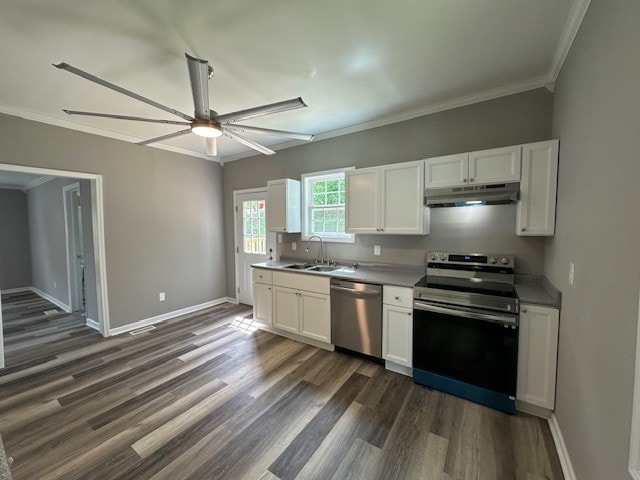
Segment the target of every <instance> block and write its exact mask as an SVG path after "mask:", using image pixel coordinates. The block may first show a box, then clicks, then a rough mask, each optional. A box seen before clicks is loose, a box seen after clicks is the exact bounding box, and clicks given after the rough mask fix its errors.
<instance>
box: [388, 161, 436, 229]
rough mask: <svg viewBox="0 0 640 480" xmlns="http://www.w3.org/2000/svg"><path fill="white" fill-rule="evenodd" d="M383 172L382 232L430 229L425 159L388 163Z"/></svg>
mask: <svg viewBox="0 0 640 480" xmlns="http://www.w3.org/2000/svg"><path fill="white" fill-rule="evenodd" d="M380 175H381V176H380V183H381V201H382V203H381V207H382V208H381V211H380V215H381V219H382V221H381V225H380V227H381V229H382V232H384V233H389V234H401V235H402V234H405V235H406V234H424V233H426V232H425V221H424V220H425V208H426V207H425V206H424V200H423V198H424V160H419V161H416V162H405V163H397V164H394V165H385V166H383V167H381V169H380ZM427 223H428V222H427Z"/></svg>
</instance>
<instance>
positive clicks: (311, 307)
mask: <svg viewBox="0 0 640 480" xmlns="http://www.w3.org/2000/svg"><path fill="white" fill-rule="evenodd" d="M273 283H274V284H273V310H272V318H273V326H274V327H275V328H277V329H279V330H283V331H285V332H289V333H295V334H296V335H301V336H303V337H307V338H310V339H313V340H317V341H319V342H323V343H331V303H330V301H329V293H328V292H329V279H328V278H326V277H316V276H312V275H304V274H295V273H288V272H276V273H275V274H274V276H273ZM284 285H286V286H284ZM293 285H296V286H300V287H302V288H307V289H308V290H302V289H300V288H291V286H293Z"/></svg>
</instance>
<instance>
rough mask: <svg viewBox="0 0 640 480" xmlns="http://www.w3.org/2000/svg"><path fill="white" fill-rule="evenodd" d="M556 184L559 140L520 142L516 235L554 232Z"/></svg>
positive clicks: (549, 234)
mask: <svg viewBox="0 0 640 480" xmlns="http://www.w3.org/2000/svg"><path fill="white" fill-rule="evenodd" d="M557 184H558V140H550V141H547V142H538V143H529V144H527V145H523V146H522V180H521V182H520V201H519V202H518V206H517V209H516V235H521V236H528V235H532V236H551V235H553V234H554V233H555V226H556V189H557Z"/></svg>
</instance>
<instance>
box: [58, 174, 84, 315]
mask: <svg viewBox="0 0 640 480" xmlns="http://www.w3.org/2000/svg"><path fill="white" fill-rule="evenodd" d="M62 192H63V195H64V223H65V233H66V242H67V279H68V284H69V307H70V308H71V311H72V312H84V311H85V303H86V289H85V282H84V239H83V228H82V227H83V224H82V201H81V194H80V183H73V184H71V185H67V186H66V187H63V189H62Z"/></svg>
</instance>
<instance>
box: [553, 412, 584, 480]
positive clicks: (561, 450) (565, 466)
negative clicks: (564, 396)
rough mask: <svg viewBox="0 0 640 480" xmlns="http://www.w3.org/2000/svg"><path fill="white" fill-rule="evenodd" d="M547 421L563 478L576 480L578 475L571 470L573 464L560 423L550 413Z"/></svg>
mask: <svg viewBox="0 0 640 480" xmlns="http://www.w3.org/2000/svg"><path fill="white" fill-rule="evenodd" d="M548 422H549V429H550V430H551V435H552V436H553V441H554V442H555V444H556V451H557V452H558V457H559V458H560V465H561V466H562V473H563V475H564V479H565V480H577V478H578V477H576V472H575V471H574V470H573V464H572V463H571V458H569V451H568V450H567V445H566V444H565V443H564V437H563V436H562V432H561V431H560V425H558V420H557V419H556V415H555V414H552V415H551V416H550V417H549V419H548Z"/></svg>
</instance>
